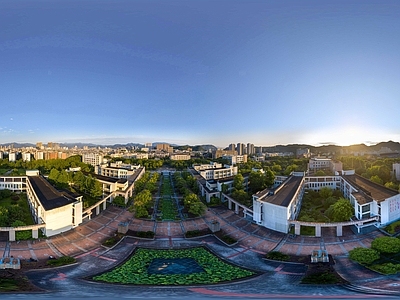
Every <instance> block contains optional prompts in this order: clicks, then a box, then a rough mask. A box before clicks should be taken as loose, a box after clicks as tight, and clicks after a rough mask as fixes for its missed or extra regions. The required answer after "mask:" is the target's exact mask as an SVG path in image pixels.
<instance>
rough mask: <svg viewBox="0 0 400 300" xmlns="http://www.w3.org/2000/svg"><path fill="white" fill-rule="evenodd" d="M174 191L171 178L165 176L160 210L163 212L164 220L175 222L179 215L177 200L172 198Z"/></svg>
mask: <svg viewBox="0 0 400 300" xmlns="http://www.w3.org/2000/svg"><path fill="white" fill-rule="evenodd" d="M172 193H173V189H172V186H171V181H170V177H169V176H164V179H163V182H162V186H161V195H162V197H161V198H160V199H159V204H158V209H159V210H161V212H162V220H163V221H166V220H175V219H176V216H177V215H178V210H177V208H176V204H175V200H174V199H173V198H172V197H171V195H172Z"/></svg>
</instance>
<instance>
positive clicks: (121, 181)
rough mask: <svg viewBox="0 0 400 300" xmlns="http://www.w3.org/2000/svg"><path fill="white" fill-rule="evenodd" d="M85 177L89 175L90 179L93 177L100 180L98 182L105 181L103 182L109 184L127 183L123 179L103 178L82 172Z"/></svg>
mask: <svg viewBox="0 0 400 300" xmlns="http://www.w3.org/2000/svg"><path fill="white" fill-rule="evenodd" d="M82 173H83V174H85V175H91V176H92V177H95V178H96V179H98V180H100V181H105V182H111V183H116V182H119V183H125V182H126V181H127V179H125V178H114V177H108V176H103V175H99V174H96V173H89V172H82Z"/></svg>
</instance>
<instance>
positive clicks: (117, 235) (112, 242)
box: [102, 233, 124, 247]
mask: <svg viewBox="0 0 400 300" xmlns="http://www.w3.org/2000/svg"><path fill="white" fill-rule="evenodd" d="M123 236H124V235H123V234H122V233H115V234H114V236H112V237H110V238H108V239H106V240H105V241H104V242H103V244H102V245H103V246H106V247H112V246H114V245H116V244H117V243H118V242H119V241H120V240H121V239H122V238H123Z"/></svg>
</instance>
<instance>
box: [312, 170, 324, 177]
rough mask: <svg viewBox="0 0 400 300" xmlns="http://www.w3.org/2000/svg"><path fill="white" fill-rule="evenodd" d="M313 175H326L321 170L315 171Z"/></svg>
mask: <svg viewBox="0 0 400 300" xmlns="http://www.w3.org/2000/svg"><path fill="white" fill-rule="evenodd" d="M314 175H315V176H326V173H325V172H324V171H323V170H318V171H317V172H315V174H314Z"/></svg>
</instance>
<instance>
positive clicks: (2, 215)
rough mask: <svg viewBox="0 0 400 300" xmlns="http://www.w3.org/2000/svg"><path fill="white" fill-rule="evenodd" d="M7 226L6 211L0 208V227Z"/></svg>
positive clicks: (2, 207)
mask: <svg viewBox="0 0 400 300" xmlns="http://www.w3.org/2000/svg"><path fill="white" fill-rule="evenodd" d="M5 226H8V209H7V208H5V207H4V206H0V227H5Z"/></svg>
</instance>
